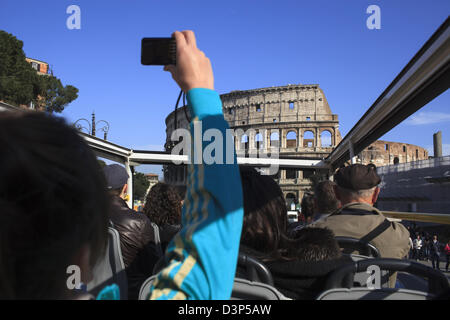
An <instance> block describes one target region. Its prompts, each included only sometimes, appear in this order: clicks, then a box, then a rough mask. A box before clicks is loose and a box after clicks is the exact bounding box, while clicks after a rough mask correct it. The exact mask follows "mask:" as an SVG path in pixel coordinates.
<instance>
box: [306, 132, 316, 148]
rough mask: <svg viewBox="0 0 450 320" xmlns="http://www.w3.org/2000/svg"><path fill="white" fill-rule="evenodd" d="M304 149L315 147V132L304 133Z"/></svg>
mask: <svg viewBox="0 0 450 320" xmlns="http://www.w3.org/2000/svg"><path fill="white" fill-rule="evenodd" d="M303 147H305V148H313V147H315V139H314V132H313V131H312V130H306V131H305V132H304V133H303Z"/></svg>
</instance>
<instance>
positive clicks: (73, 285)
mask: <svg viewBox="0 0 450 320" xmlns="http://www.w3.org/2000/svg"><path fill="white" fill-rule="evenodd" d="M66 273H67V274H69V277H68V278H67V281H66V286H67V289H69V290H74V289H80V288H81V285H82V283H81V269H80V267H79V266H77V265H74V264H73V265H70V266H68V267H67V269H66Z"/></svg>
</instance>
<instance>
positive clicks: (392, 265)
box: [317, 258, 450, 300]
mask: <svg viewBox="0 0 450 320" xmlns="http://www.w3.org/2000/svg"><path fill="white" fill-rule="evenodd" d="M370 266H378V267H379V269H380V270H388V271H397V272H404V273H409V274H412V275H416V276H420V277H423V278H426V279H427V280H428V291H418V290H410V289H403V288H400V289H393V288H368V287H365V288H354V287H351V286H350V285H349V281H348V278H349V275H352V274H355V273H357V272H364V271H366V270H367V269H368V268H369V267H370ZM449 289H450V286H449V283H448V280H447V278H446V277H445V275H443V274H442V273H441V272H439V271H437V270H434V269H432V268H430V267H428V266H425V265H422V264H420V263H417V262H414V261H410V260H401V259H388V258H385V259H381V258H378V259H365V260H360V261H354V262H352V263H349V264H345V265H343V266H341V267H339V268H337V269H336V270H334V271H333V272H332V273H331V274H330V275H329V276H328V278H327V281H326V284H325V290H324V292H322V293H321V294H320V295H319V296H318V297H317V299H318V300H364V299H366V300H368V299H370V300H425V299H433V298H434V297H436V296H439V295H440V294H442V293H443V292H447V291H449Z"/></svg>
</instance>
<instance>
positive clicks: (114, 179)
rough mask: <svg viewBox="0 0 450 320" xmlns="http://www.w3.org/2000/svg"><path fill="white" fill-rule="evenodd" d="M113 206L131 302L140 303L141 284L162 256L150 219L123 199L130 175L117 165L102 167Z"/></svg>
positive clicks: (111, 216) (111, 215)
mask: <svg viewBox="0 0 450 320" xmlns="http://www.w3.org/2000/svg"><path fill="white" fill-rule="evenodd" d="M103 172H104V174H105V178H106V183H107V186H108V189H109V193H110V194H111V196H112V205H111V209H110V213H109V218H110V220H111V222H112V224H113V226H114V228H115V229H116V230H117V231H118V232H119V235H120V247H121V250H122V256H123V262H124V264H125V268H126V272H127V278H128V299H130V300H137V298H138V294H139V289H140V287H141V285H142V283H143V282H144V281H145V279H147V278H148V277H150V276H151V275H152V271H153V267H154V265H155V264H156V262H157V261H158V259H159V258H160V257H161V256H162V252H161V251H160V247H159V244H156V243H155V231H154V229H153V227H152V224H151V221H150V220H149V219H148V217H147V216H145V215H143V214H139V213H137V212H135V211H134V210H131V209H130V208H129V207H128V205H127V203H126V202H125V200H124V199H123V197H124V196H125V194H126V192H127V188H128V185H127V182H128V177H129V176H128V173H127V172H126V170H125V168H124V167H122V166H120V165H118V164H111V165H108V166H105V167H104V168H103Z"/></svg>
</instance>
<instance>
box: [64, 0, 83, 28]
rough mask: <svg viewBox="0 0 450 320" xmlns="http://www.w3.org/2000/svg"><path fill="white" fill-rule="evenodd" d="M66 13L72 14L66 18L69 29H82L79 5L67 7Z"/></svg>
mask: <svg viewBox="0 0 450 320" xmlns="http://www.w3.org/2000/svg"><path fill="white" fill-rule="evenodd" d="M66 13H67V14H70V16H69V17H68V18H67V20H66V26H67V29H69V30H74V29H78V30H79V29H81V9H80V7H79V6H77V5H75V4H72V5H70V6H68V7H67V9H66Z"/></svg>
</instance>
